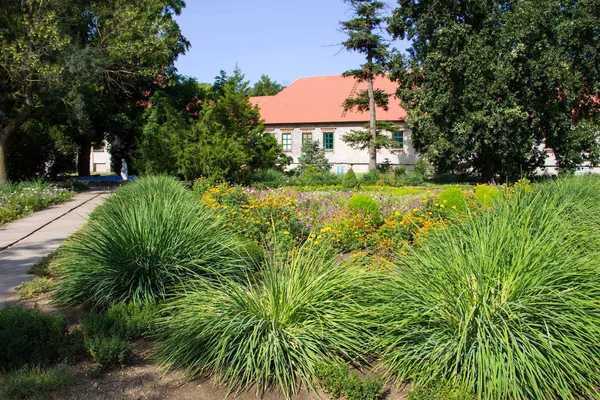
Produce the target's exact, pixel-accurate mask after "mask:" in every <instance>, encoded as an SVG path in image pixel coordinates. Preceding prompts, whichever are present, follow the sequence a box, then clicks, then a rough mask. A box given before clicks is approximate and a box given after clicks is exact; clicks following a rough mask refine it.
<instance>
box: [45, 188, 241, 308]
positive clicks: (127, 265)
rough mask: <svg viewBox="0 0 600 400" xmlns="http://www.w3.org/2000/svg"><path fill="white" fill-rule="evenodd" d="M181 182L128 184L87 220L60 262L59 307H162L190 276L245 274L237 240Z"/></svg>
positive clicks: (63, 253)
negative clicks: (158, 304) (175, 287)
mask: <svg viewBox="0 0 600 400" xmlns="http://www.w3.org/2000/svg"><path fill="white" fill-rule="evenodd" d="M221 225H222V223H221V222H220V221H219V219H218V218H216V217H215V215H214V214H213V213H212V212H211V211H209V210H206V209H204V208H203V207H202V206H201V204H200V203H199V202H198V200H197V199H196V198H195V197H194V196H193V195H192V193H191V192H189V191H187V190H186V189H185V188H184V187H183V186H182V185H181V184H180V183H179V182H178V181H176V180H175V179H172V178H167V177H148V178H145V179H140V180H136V181H133V182H132V183H131V184H129V185H127V186H125V187H123V188H122V189H120V190H119V192H118V193H117V194H115V195H114V196H111V197H110V198H108V199H107V200H106V201H105V203H104V204H103V205H102V206H101V207H100V208H98V209H97V210H96V211H94V213H93V214H92V215H91V216H90V221H89V223H88V225H87V227H86V228H85V229H83V230H81V231H79V232H78V233H77V234H75V235H74V236H73V237H72V239H71V240H70V241H69V242H68V243H67V244H66V245H65V246H64V248H63V250H62V251H61V252H60V254H59V255H58V260H57V263H58V264H59V265H60V269H61V272H62V277H61V279H59V280H58V282H57V293H56V296H55V298H56V299H57V301H59V302H62V303H66V304H79V303H84V304H88V305H91V306H93V307H97V308H104V307H106V306H108V305H111V304H115V303H119V302H134V303H140V304H152V303H155V302H157V301H162V300H164V299H165V298H166V296H167V294H168V293H170V291H171V289H172V286H173V285H176V284H178V283H181V282H183V281H186V280H187V279H189V278H191V277H196V276H197V275H198V274H201V275H212V276H214V275H215V274H218V275H220V274H235V272H236V271H238V270H239V269H243V268H244V265H243V264H244V257H243V254H242V249H241V248H240V246H239V243H240V242H239V241H237V240H235V237H234V235H232V234H231V233H230V232H229V231H228V230H226V229H223V228H222V226H221Z"/></svg>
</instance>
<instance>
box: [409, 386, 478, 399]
mask: <svg viewBox="0 0 600 400" xmlns="http://www.w3.org/2000/svg"><path fill="white" fill-rule="evenodd" d="M408 400H475V395H474V394H473V393H469V391H468V390H466V389H463V388H460V387H454V386H452V385H451V384H440V383H435V384H433V385H430V386H415V387H413V388H412V389H411V391H410V392H409V393H408Z"/></svg>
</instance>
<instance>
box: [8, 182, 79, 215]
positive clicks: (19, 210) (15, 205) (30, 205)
mask: <svg viewBox="0 0 600 400" xmlns="http://www.w3.org/2000/svg"><path fill="white" fill-rule="evenodd" d="M74 194H75V193H74V192H73V191H72V190H69V189H65V188H63V187H59V186H56V185H53V184H50V183H46V182H43V181H33V182H21V183H15V184H5V185H3V186H0V225H1V224H3V223H5V222H8V221H12V220H14V219H17V218H21V217H23V216H25V215H27V214H30V213H32V212H34V211H38V210H41V209H43V208H46V207H48V206H50V205H52V204H58V203H62V202H65V201H67V200H68V199H69V198H71V197H72V196H73V195H74Z"/></svg>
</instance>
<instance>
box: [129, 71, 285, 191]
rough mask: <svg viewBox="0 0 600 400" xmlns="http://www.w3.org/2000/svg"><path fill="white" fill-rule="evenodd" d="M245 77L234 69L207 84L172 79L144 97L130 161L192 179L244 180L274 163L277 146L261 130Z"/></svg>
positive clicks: (153, 170) (148, 169)
mask: <svg viewBox="0 0 600 400" xmlns="http://www.w3.org/2000/svg"><path fill="white" fill-rule="evenodd" d="M248 98H249V95H248V82H246V81H244V75H243V74H242V73H241V71H240V70H239V69H236V70H235V71H234V73H233V74H232V75H231V76H228V75H227V74H226V73H225V72H224V71H221V74H220V75H219V76H217V77H216V79H215V82H214V84H213V85H212V86H210V85H206V84H198V83H197V82H196V81H194V80H191V79H190V80H181V79H172V80H171V81H169V82H166V83H165V88H164V89H163V90H161V91H157V92H156V93H154V94H153V95H152V97H150V98H149V99H148V104H149V105H150V107H149V108H147V109H146V111H145V113H144V116H143V118H144V124H143V132H142V135H141V138H140V141H139V144H138V150H137V152H136V156H135V160H134V161H135V162H134V165H135V166H136V167H137V168H138V169H139V170H140V171H141V172H143V173H147V174H148V173H153V174H156V173H171V174H177V175H179V176H181V177H183V178H184V179H186V180H189V181H193V180H194V179H196V178H199V177H201V176H203V177H205V178H207V179H209V180H211V181H212V182H217V181H224V180H227V181H230V182H238V183H241V182H244V181H245V180H247V179H248V177H249V176H250V175H251V174H252V173H254V172H256V171H258V170H260V169H267V168H273V167H275V166H277V165H278V164H279V161H280V160H279V155H280V148H279V144H278V143H277V141H276V139H275V138H274V137H273V136H272V135H265V134H263V133H262V130H263V126H262V124H261V122H260V114H259V110H258V109H257V108H256V107H253V106H252V105H251V104H250V102H249V101H248Z"/></svg>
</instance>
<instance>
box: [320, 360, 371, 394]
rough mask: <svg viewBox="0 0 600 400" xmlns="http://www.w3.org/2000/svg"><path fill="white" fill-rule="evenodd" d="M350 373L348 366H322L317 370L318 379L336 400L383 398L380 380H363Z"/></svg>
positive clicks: (336, 364) (339, 364) (334, 364)
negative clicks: (342, 399) (340, 399)
mask: <svg viewBox="0 0 600 400" xmlns="http://www.w3.org/2000/svg"><path fill="white" fill-rule="evenodd" d="M349 371H350V369H349V368H348V365H347V364H343V363H333V364H321V365H319V367H318V369H317V379H318V380H319V382H320V383H321V386H322V387H323V389H325V390H326V391H327V393H328V394H329V395H330V396H331V397H332V398H334V399H339V398H342V397H343V398H344V399H346V400H376V399H379V398H381V397H382V394H383V393H382V392H383V381H382V380H381V379H380V378H379V379H370V378H366V379H365V380H361V379H360V378H359V377H358V376H357V375H356V374H355V373H352V374H350V372H349Z"/></svg>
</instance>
